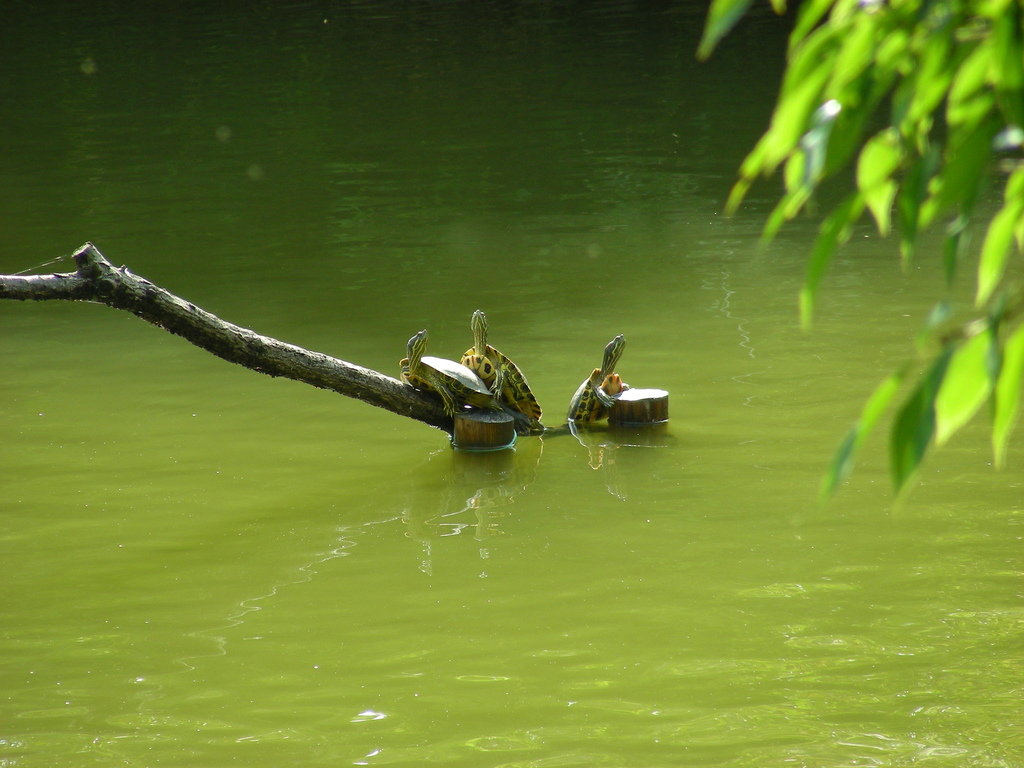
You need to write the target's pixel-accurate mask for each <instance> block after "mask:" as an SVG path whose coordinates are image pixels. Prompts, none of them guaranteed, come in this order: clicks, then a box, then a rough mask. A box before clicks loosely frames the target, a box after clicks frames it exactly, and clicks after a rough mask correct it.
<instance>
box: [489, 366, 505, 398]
mask: <svg viewBox="0 0 1024 768" xmlns="http://www.w3.org/2000/svg"><path fill="white" fill-rule="evenodd" d="M504 389H505V369H504V368H502V367H501V366H500V365H496V366H494V381H493V382H492V383H491V392H492V393H493V394H494V396H495V397H496V398H498V399H499V400H500V399H501V396H502V390H504Z"/></svg>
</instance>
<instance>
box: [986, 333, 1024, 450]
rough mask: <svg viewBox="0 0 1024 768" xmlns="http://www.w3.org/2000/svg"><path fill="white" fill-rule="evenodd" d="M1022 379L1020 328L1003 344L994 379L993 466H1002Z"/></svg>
mask: <svg viewBox="0 0 1024 768" xmlns="http://www.w3.org/2000/svg"><path fill="white" fill-rule="evenodd" d="M1022 376H1024V325H1021V326H1018V328H1017V330H1015V331H1014V332H1013V333H1012V334H1011V335H1010V337H1009V338H1008V339H1007V340H1006V342H1005V343H1004V344H1003V364H1002V366H1001V367H1000V369H999V378H998V379H997V380H996V390H995V398H994V400H995V409H994V414H993V419H992V452H993V453H994V454H995V459H996V466H997V467H1002V466H1004V465H1005V463H1006V444H1007V442H1008V441H1009V439H1010V433H1011V431H1012V430H1013V426H1014V424H1015V423H1016V421H1017V414H1018V412H1019V410H1020V388H1021V379H1022Z"/></svg>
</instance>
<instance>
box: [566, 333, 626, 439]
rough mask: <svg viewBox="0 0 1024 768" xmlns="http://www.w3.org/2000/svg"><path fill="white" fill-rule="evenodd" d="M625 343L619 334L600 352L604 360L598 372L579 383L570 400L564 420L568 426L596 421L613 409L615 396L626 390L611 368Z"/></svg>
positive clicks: (613, 366) (615, 363) (613, 368)
mask: <svg viewBox="0 0 1024 768" xmlns="http://www.w3.org/2000/svg"><path fill="white" fill-rule="evenodd" d="M625 346H626V339H625V337H624V336H622V334H619V335H618V336H616V337H615V338H614V339H612V340H611V341H609V342H608V345H607V346H606V347H605V348H604V360H602V362H601V367H600V368H595V369H594V372H593V373H591V374H590V375H589V376H588V377H587V378H585V379H584V380H583V383H581V384H580V386H579V388H578V389H577V390H576V394H574V395H573V396H572V401H571V402H570V403H569V414H568V415H567V416H566V418H567V419H568V420H569V421H570V422H586V421H597V420H599V419H603V418H604V417H606V416H607V415H608V411H609V409H610V408H611V407H612V406H613V405H615V396H616V395H618V394H619V393H621V392H622V391H623V390H626V389H629V385H628V384H625V383H623V381H622V379H621V378H619V375H618V374H617V373H615V366H616V365H617V364H618V362H619V358H620V357H621V356H622V350H623V349H625Z"/></svg>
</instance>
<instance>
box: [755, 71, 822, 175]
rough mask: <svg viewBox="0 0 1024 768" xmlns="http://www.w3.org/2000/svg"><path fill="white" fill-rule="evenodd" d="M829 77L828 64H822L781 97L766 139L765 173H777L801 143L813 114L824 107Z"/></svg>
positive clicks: (765, 136)
mask: <svg viewBox="0 0 1024 768" xmlns="http://www.w3.org/2000/svg"><path fill="white" fill-rule="evenodd" d="M827 77H828V64H826V63H822V64H821V68H820V69H819V70H814V71H812V72H811V73H810V74H808V76H807V77H806V78H805V79H804V80H803V82H801V84H800V85H799V86H797V87H796V88H793V89H792V90H790V91H789V92H788V93H785V94H780V96H779V102H778V105H777V106H776V107H775V114H774V115H773V116H772V123H771V126H770V127H769V128H768V132H767V133H766V134H765V135H764V140H765V141H766V145H765V158H764V170H765V171H767V172H769V173H770V172H772V171H774V170H775V169H776V168H777V167H778V165H779V164H780V163H781V162H782V161H783V160H785V159H786V157H787V156H788V155H789V153H790V152H792V151H793V150H794V149H795V148H796V147H797V145H798V144H799V142H800V139H801V138H802V137H803V135H804V133H805V131H806V130H807V126H808V123H809V121H810V118H811V114H812V113H813V112H814V110H816V109H817V108H818V106H819V105H820V103H821V91H822V88H823V87H824V85H825V80H826V78H827Z"/></svg>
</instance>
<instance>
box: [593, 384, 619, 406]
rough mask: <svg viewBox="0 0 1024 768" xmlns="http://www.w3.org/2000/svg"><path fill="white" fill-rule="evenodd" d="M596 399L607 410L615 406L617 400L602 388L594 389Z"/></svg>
mask: <svg viewBox="0 0 1024 768" xmlns="http://www.w3.org/2000/svg"><path fill="white" fill-rule="evenodd" d="M594 397H596V398H597V401H598V402H599V403H601V405H603V406H604V407H605V408H611V407H612V406H613V405H615V398H614V397H612V396H611V395H609V394H608V393H607V392H605V391H604V390H603V389H601V387H594Z"/></svg>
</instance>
